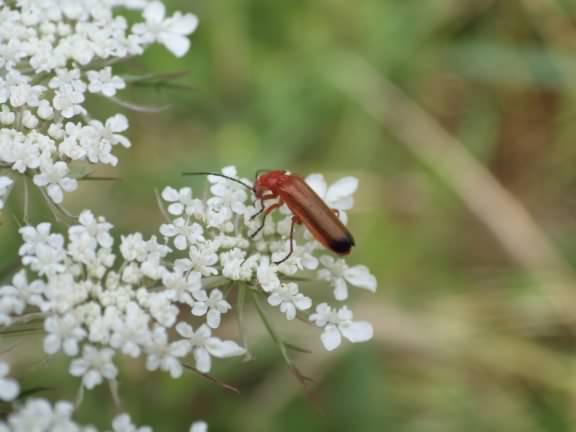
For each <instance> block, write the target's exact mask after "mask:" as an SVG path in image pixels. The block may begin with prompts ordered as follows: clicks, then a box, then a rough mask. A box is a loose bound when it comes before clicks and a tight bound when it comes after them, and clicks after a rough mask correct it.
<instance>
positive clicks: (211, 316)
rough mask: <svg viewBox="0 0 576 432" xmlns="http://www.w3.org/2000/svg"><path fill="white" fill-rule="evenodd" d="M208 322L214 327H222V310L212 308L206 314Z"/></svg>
mask: <svg viewBox="0 0 576 432" xmlns="http://www.w3.org/2000/svg"><path fill="white" fill-rule="evenodd" d="M206 323H208V325H209V326H210V327H212V328H213V329H215V328H218V327H220V312H218V311H217V310H215V309H210V310H209V311H208V315H206Z"/></svg>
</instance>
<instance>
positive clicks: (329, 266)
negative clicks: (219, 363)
mask: <svg viewBox="0 0 576 432" xmlns="http://www.w3.org/2000/svg"><path fill="white" fill-rule="evenodd" d="M223 173H224V174H225V175H228V176H234V177H235V175H236V172H235V169H234V168H233V167H229V168H225V169H224V170H223ZM314 179H315V180H314ZM312 180H314V181H312V186H313V187H315V188H316V190H317V191H318V192H319V193H320V194H321V195H325V196H331V195H330V194H332V196H337V197H339V200H340V201H337V200H335V201H332V202H329V204H330V205H333V206H336V207H337V206H339V207H340V209H339V210H341V211H342V212H343V211H345V210H347V209H349V208H351V206H352V194H353V192H354V191H355V189H356V186H357V181H356V180H355V179H353V178H347V179H343V180H341V181H340V182H337V183H336V186H333V187H331V188H328V189H327V192H326V193H323V191H322V186H323V185H324V186H325V183H324V180H323V178H322V177H320V176H314V177H312ZM209 181H210V182H211V183H212V184H211V187H210V191H211V194H210V196H209V197H208V198H207V199H205V200H201V199H198V198H194V197H193V195H192V190H191V189H190V188H182V189H180V190H176V189H174V188H170V187H167V188H166V189H164V191H163V193H162V197H163V199H164V200H165V202H166V203H167V204H168V206H167V216H168V217H169V219H170V220H169V221H168V222H169V223H167V224H164V225H162V226H160V229H159V231H160V233H161V236H162V237H161V238H160V239H159V238H157V237H156V236H152V237H150V238H144V236H143V235H142V234H140V233H134V234H129V235H126V236H122V237H121V239H120V241H119V244H117V245H116V244H115V240H114V238H113V237H112V235H111V230H112V228H113V227H112V225H111V224H110V223H108V222H107V221H106V220H104V218H102V217H95V216H94V215H93V214H92V213H91V212H90V211H89V210H85V211H83V212H82V213H81V215H80V217H79V221H78V224H77V225H73V226H71V227H69V228H68V231H67V235H66V236H64V235H63V234H60V233H55V232H53V229H52V226H51V225H50V224H49V223H41V224H39V225H38V226H35V227H34V226H25V227H23V228H21V229H20V233H21V235H22V238H23V244H22V246H21V247H20V250H19V253H20V255H21V260H22V264H23V266H24V269H23V270H21V271H20V272H18V273H16V274H15V275H14V277H13V280H12V283H11V284H10V285H5V286H2V287H0V324H3V325H10V324H12V323H13V322H14V320H15V319H16V318H17V317H19V316H22V315H25V314H27V313H30V312H33V311H39V312H40V314H41V316H42V317H43V322H44V329H45V331H46V336H45V338H44V351H45V352H46V353H48V354H56V353H58V352H62V353H64V354H65V355H67V356H69V357H71V358H72V360H71V363H70V369H69V371H70V373H71V374H72V375H74V376H77V377H79V378H81V380H82V385H83V386H84V387H85V388H87V389H92V388H94V387H96V386H97V385H99V384H101V383H102V382H103V381H104V380H109V381H115V380H116V378H117V375H118V368H117V366H116V363H115V355H116V354H123V355H126V356H129V357H132V358H142V359H145V365H146V368H147V369H148V370H150V371H154V370H162V371H166V372H168V373H169V374H170V375H171V376H172V377H173V378H178V377H180V376H181V375H182V373H183V366H186V367H191V366H188V365H190V364H193V365H194V366H193V367H194V368H195V369H197V370H198V371H199V372H201V373H208V372H210V370H211V368H212V358H213V357H216V358H227V357H233V356H240V355H243V354H244V353H245V352H246V350H245V348H243V347H241V346H240V345H238V344H237V343H236V342H234V341H231V340H222V339H220V338H218V337H216V336H214V335H213V334H212V332H213V330H214V329H217V328H218V327H219V326H220V324H221V317H222V315H224V314H227V313H228V312H229V311H230V310H231V308H232V307H231V305H230V303H229V302H228V300H227V298H228V295H229V294H231V295H235V294H236V295H237V294H238V293H234V292H233V291H234V290H249V291H250V292H251V293H252V294H253V295H254V296H255V302H256V304H258V297H265V298H267V301H268V303H269V304H270V305H271V306H273V307H278V308H279V310H280V312H281V313H282V314H284V315H285V317H286V319H288V320H293V319H294V318H296V317H297V316H298V315H299V314H300V316H301V317H302V314H303V313H304V312H305V311H309V310H311V309H312V306H313V304H312V299H311V298H310V297H308V296H306V295H305V294H303V293H302V292H300V288H301V285H302V283H300V285H299V284H298V283H297V282H296V281H300V280H306V279H308V280H310V279H314V278H316V279H317V280H319V281H321V283H322V282H324V281H327V282H328V283H330V284H331V285H332V286H333V288H334V295H335V299H336V300H337V301H342V300H345V299H347V298H348V289H347V287H348V285H352V286H356V287H360V288H364V289H368V290H370V291H374V290H375V289H376V280H375V278H374V276H373V275H372V274H370V272H369V271H368V269H367V268H366V267H364V266H353V267H349V266H348V265H347V264H346V262H345V261H344V260H343V259H338V260H335V259H334V258H332V257H331V256H329V255H327V254H326V253H325V250H324V249H323V248H322V247H321V246H320V244H319V243H318V242H317V241H316V240H315V239H313V238H312V237H310V236H308V235H306V231H305V230H303V231H302V232H299V233H298V234H299V235H298V236H297V238H296V239H295V241H296V243H297V244H296V245H295V248H294V252H293V254H292V255H291V256H290V257H289V258H288V259H286V260H285V261H284V262H283V263H282V264H279V265H277V264H274V261H275V260H277V259H278V257H284V256H285V255H286V253H287V251H288V248H289V240H287V239H286V233H287V232H288V231H289V229H288V228H287V225H288V223H289V221H290V216H289V215H288V216H287V215H284V214H282V213H281V212H278V213H277V217H275V218H273V217H270V218H268V220H267V222H266V226H265V227H264V229H263V230H261V232H260V233H259V234H258V236H256V237H255V238H254V239H252V238H251V236H250V235H249V234H250V232H254V230H255V228H256V227H257V226H258V224H259V221H257V220H253V219H254V218H252V216H253V215H254V214H255V213H256V212H257V209H256V208H255V206H254V203H253V200H252V197H251V196H250V194H249V193H247V191H246V189H245V188H243V187H242V186H241V185H239V184H237V183H234V182H232V181H230V180H227V179H223V178H221V177H214V176H212V177H209ZM243 181H245V182H246V180H243ZM318 186H320V187H318ZM324 189H326V188H325V187H324ZM116 250H117V251H118V252H116ZM318 256H319V257H318ZM244 292H246V291H244ZM309 319H310V320H311V321H312V322H313V323H314V324H316V325H317V326H318V327H320V328H322V330H323V331H322V335H321V341H322V343H323V345H324V347H325V348H326V349H327V350H333V349H335V348H337V347H338V346H339V345H340V344H341V341H342V337H344V338H346V339H348V340H349V341H351V342H363V341H366V340H368V339H370V338H371V337H372V326H371V325H370V324H369V323H368V322H365V321H354V320H353V316H352V312H351V311H350V309H348V307H347V306H344V305H342V306H334V307H331V306H329V305H328V304H327V303H320V304H318V305H317V306H316V309H315V312H313V313H312V314H311V315H310V316H309Z"/></svg>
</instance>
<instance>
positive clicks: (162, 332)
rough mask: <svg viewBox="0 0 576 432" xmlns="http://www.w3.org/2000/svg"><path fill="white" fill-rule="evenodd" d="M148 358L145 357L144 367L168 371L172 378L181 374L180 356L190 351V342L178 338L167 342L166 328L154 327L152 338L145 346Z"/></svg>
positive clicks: (151, 369)
mask: <svg viewBox="0 0 576 432" xmlns="http://www.w3.org/2000/svg"><path fill="white" fill-rule="evenodd" d="M146 352H147V354H148V358H147V359H146V369H148V370H149V371H154V370H157V369H161V370H164V371H167V372H169V373H170V376H171V377H172V378H178V377H180V376H181V375H182V365H181V364H180V360H179V359H180V358H182V357H186V355H187V354H188V353H189V352H190V343H189V342H188V341H184V340H179V341H176V342H171V343H170V342H169V341H168V335H167V333H166V329H165V328H164V327H156V328H155V329H154V330H153V331H152V339H151V341H150V343H149V344H148V346H147V347H146Z"/></svg>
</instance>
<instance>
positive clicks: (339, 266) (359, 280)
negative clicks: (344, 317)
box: [318, 255, 378, 300]
mask: <svg viewBox="0 0 576 432" xmlns="http://www.w3.org/2000/svg"><path fill="white" fill-rule="evenodd" d="M320 262H321V263H322V265H323V266H324V268H322V269H320V270H319V271H318V278H319V279H320V280H325V281H328V282H330V283H331V284H332V285H333V286H334V297H335V298H336V300H346V299H347V298H348V284H350V285H353V286H356V287H358V288H364V289H366V290H368V291H372V292H375V291H376V288H377V286H378V284H377V281H376V278H375V277H374V275H372V274H371V273H370V271H369V270H368V267H366V266H363V265H357V266H354V267H348V265H347V264H346V261H344V260H343V259H337V260H336V259H334V258H333V257H331V256H329V255H324V256H322V257H320Z"/></svg>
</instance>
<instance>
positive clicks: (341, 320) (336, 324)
mask: <svg viewBox="0 0 576 432" xmlns="http://www.w3.org/2000/svg"><path fill="white" fill-rule="evenodd" d="M352 318H353V315H352V311H350V309H348V307H346V306H342V307H341V308H340V309H338V310H336V309H332V308H331V307H330V306H328V305H327V304H326V303H321V304H319V305H318V306H317V307H316V312H315V313H313V314H312V315H310V321H313V322H314V323H315V324H316V325H317V326H318V327H321V328H323V329H324V331H323V332H322V336H321V340H322V344H323V345H324V348H326V350H328V351H333V350H335V349H336V348H338V347H339V346H340V344H341V343H342V336H344V337H345V338H346V339H348V340H349V341H350V342H354V343H356V342H365V341H367V340H370V339H372V335H373V333H374V330H373V329H372V325H371V324H370V323H369V322H367V321H352Z"/></svg>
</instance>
